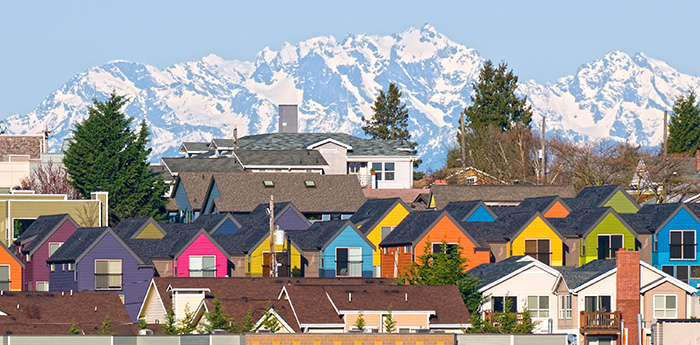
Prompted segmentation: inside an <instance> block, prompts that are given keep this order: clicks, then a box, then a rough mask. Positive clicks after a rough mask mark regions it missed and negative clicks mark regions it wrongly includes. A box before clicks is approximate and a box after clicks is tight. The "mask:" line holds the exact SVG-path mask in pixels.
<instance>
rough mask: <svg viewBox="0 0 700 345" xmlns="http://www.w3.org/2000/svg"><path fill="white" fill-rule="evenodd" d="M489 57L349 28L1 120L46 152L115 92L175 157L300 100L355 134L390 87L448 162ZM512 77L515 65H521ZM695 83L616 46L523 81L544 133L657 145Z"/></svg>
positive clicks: (58, 94)
mask: <svg viewBox="0 0 700 345" xmlns="http://www.w3.org/2000/svg"><path fill="white" fill-rule="evenodd" d="M484 61H485V59H484V58H483V57H481V56H479V54H478V53H477V51H476V50H474V49H471V48H468V47H466V46H464V45H462V44H458V43H456V42H454V41H452V40H450V39H449V38H448V37H446V36H445V35H443V34H441V33H440V32H438V31H437V30H436V29H435V28H434V27H432V26H430V25H428V24H425V25H423V26H422V27H419V28H409V29H407V30H405V31H403V32H400V33H396V34H393V35H387V36H378V35H368V34H348V35H347V36H345V37H344V38H343V40H342V41H340V42H339V41H337V40H336V39H335V38H333V37H331V36H322V37H315V38H311V39H308V40H305V41H303V42H299V43H296V44H290V43H285V44H283V45H282V46H281V47H279V49H278V50H273V49H271V48H269V47H266V48H264V49H263V50H262V51H260V52H259V53H258V54H257V56H256V57H255V59H254V61H235V60H226V59H225V58H222V57H220V56H217V55H215V54H210V55H207V56H205V57H202V58H201V59H200V60H196V61H190V62H183V63H179V64H175V65H173V66H170V67H167V68H165V69H162V70H161V69H158V68H156V67H153V66H149V65H145V64H141V63H137V62H130V61H124V60H114V61H110V62H108V63H106V64H104V65H101V66H96V67H91V68H89V69H88V70H87V71H84V72H82V73H79V74H76V75H75V76H74V77H72V78H71V79H70V80H68V81H67V82H66V84H64V85H63V86H61V87H60V88H59V89H58V90H56V91H54V92H53V93H51V94H50V95H48V96H47V97H46V99H44V100H43V101H42V102H41V104H39V105H38V106H37V107H36V108H35V109H34V110H33V111H32V112H31V113H29V114H26V115H22V116H20V115H15V116H11V117H9V118H8V119H7V122H8V126H9V130H10V132H12V133H35V132H38V131H40V130H42V129H44V128H45V127H48V128H50V129H52V130H53V131H54V133H55V136H54V137H53V138H52V139H51V145H52V148H53V149H54V150H55V149H57V148H58V147H59V145H60V143H61V141H62V138H63V137H65V136H67V135H69V134H70V130H71V129H72V126H73V124H74V123H75V122H77V121H82V120H83V119H85V118H86V117H87V108H88V106H89V105H90V104H91V103H92V99H93V98H96V99H98V100H105V99H107V97H108V95H109V94H110V93H111V92H112V90H114V91H116V92H117V94H123V95H126V96H127V97H128V98H129V99H130V101H129V103H128V104H127V106H126V107H125V109H124V111H125V112H126V113H127V114H128V115H129V116H132V117H134V118H135V121H134V122H135V123H137V122H140V121H141V120H143V119H145V120H147V122H148V123H149V126H150V129H151V133H152V141H151V144H152V146H153V152H154V156H153V158H154V160H157V158H158V157H159V156H161V155H168V156H176V155H177V147H178V145H179V144H180V143H181V142H182V141H207V140H209V139H211V138H212V137H222V136H226V137H228V136H230V135H231V131H232V130H233V128H234V127H237V128H238V133H239V135H241V136H242V135H247V134H255V133H267V132H273V131H276V128H277V105H278V104H282V103H285V104H286V103H296V104H299V129H300V130H301V131H305V132H344V133H349V134H353V135H358V136H362V135H363V133H362V130H361V127H362V118H370V117H371V116H372V110H371V105H372V102H373V101H374V99H375V98H376V97H377V94H378V93H379V90H385V89H386V88H387V86H388V85H389V83H391V82H394V83H397V84H398V86H399V88H400V89H401V90H402V91H403V101H404V103H405V104H407V106H408V109H409V112H410V115H411V120H410V123H409V129H410V131H411V136H412V139H414V140H416V141H417V142H418V143H419V146H418V150H419V154H420V155H421V156H422V158H423V160H424V162H425V166H427V167H430V168H437V167H439V166H440V165H442V164H443V163H444V152H445V150H446V149H447V148H449V147H451V146H453V145H454V138H455V128H456V123H457V120H458V118H459V113H460V112H461V111H462V110H463V109H464V108H465V107H467V106H468V105H469V103H470V95H471V93H472V92H473V90H472V86H471V85H472V83H473V82H475V81H477V79H478V74H479V70H480V68H481V66H482V64H483V63H484ZM516 73H517V71H516ZM699 87H700V78H698V77H696V76H690V75H685V74H682V73H679V72H678V71H676V70H675V69H673V68H672V67H670V66H669V65H668V64H666V63H665V62H663V61H659V60H655V59H653V58H650V57H647V56H646V55H644V54H643V53H637V54H635V55H633V56H630V55H628V54H627V53H624V52H621V51H617V50H613V51H611V52H609V53H607V54H605V55H604V56H603V57H601V58H600V59H597V60H595V61H591V62H588V63H585V64H583V65H582V66H581V67H580V68H579V69H578V70H577V71H574V73H573V74H572V75H570V76H565V77H562V78H560V79H559V80H557V81H556V82H555V83H551V84H546V85H541V84H537V83H536V82H534V81H527V82H523V83H521V85H520V87H519V88H518V92H519V94H520V95H522V96H527V97H528V101H529V102H530V104H532V107H533V111H534V114H535V118H534V119H533V124H535V126H537V125H539V123H540V122H539V118H540V117H541V116H545V117H546V118H547V128H548V133H549V134H552V133H558V134H560V135H562V136H565V137H567V138H571V139H574V140H591V139H597V138H602V137H606V138H607V137H613V138H618V139H620V140H631V141H634V142H637V143H639V144H642V145H656V144H658V143H659V142H660V140H661V134H660V132H661V131H659V130H658V128H660V125H661V118H662V114H663V110H664V109H670V107H671V106H672V104H673V101H674V100H675V98H676V97H677V96H678V95H680V94H681V93H682V92H687V90H688V89H691V88H693V89H700V88H699Z"/></svg>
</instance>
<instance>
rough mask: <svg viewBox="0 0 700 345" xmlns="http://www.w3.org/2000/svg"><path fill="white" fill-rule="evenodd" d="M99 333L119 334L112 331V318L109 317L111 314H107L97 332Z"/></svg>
mask: <svg viewBox="0 0 700 345" xmlns="http://www.w3.org/2000/svg"><path fill="white" fill-rule="evenodd" d="M97 334H104V335H114V334H117V333H114V332H112V319H110V318H109V315H107V314H105V317H104V319H102V324H101V325H100V330H99V331H98V332H97Z"/></svg>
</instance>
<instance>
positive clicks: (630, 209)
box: [603, 190, 638, 213]
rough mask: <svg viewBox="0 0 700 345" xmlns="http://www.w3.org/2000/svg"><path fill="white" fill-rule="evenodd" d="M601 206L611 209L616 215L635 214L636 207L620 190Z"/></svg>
mask: <svg viewBox="0 0 700 345" xmlns="http://www.w3.org/2000/svg"><path fill="white" fill-rule="evenodd" d="M603 206H608V207H612V209H613V210H615V212H617V213H637V210H638V208H637V206H636V205H635V204H633V203H632V201H630V199H629V198H628V197H627V195H625V193H624V192H623V191H621V190H619V191H617V193H615V195H613V196H612V197H611V198H610V200H608V201H607V202H606V203H605V204H604V205H603Z"/></svg>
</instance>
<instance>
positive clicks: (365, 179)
mask: <svg viewBox="0 0 700 345" xmlns="http://www.w3.org/2000/svg"><path fill="white" fill-rule="evenodd" d="M352 174H353V175H355V176H357V180H358V181H360V187H362V188H365V187H367V186H370V185H371V184H372V175H364V174H359V173H352Z"/></svg>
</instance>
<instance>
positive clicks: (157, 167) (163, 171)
mask: <svg viewBox="0 0 700 345" xmlns="http://www.w3.org/2000/svg"><path fill="white" fill-rule="evenodd" d="M148 172H150V173H151V175H152V176H160V177H162V178H163V181H172V180H173V175H172V174H171V173H170V171H168V168H167V167H166V166H165V165H163V164H149V165H148Z"/></svg>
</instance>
